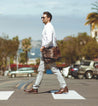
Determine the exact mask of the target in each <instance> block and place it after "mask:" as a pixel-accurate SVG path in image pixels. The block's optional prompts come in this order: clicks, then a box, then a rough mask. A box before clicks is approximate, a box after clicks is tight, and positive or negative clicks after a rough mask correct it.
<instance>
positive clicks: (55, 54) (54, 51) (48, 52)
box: [42, 46, 61, 63]
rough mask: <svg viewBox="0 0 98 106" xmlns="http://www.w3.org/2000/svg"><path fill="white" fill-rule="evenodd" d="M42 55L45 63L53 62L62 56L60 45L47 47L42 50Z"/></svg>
mask: <svg viewBox="0 0 98 106" xmlns="http://www.w3.org/2000/svg"><path fill="white" fill-rule="evenodd" d="M42 56H43V60H44V62H45V63H53V62H55V61H58V60H59V59H60V57H61V53H60V49H59V47H58V46H56V47H51V48H45V49H44V50H43V52H42Z"/></svg>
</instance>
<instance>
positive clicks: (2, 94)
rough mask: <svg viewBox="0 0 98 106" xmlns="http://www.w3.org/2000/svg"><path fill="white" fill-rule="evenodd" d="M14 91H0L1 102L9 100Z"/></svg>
mask: <svg viewBox="0 0 98 106" xmlns="http://www.w3.org/2000/svg"><path fill="white" fill-rule="evenodd" d="M13 93H14V91H0V100H8V99H9V98H10V96H11V95H12V94H13Z"/></svg>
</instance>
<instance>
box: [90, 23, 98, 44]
mask: <svg viewBox="0 0 98 106" xmlns="http://www.w3.org/2000/svg"><path fill="white" fill-rule="evenodd" d="M91 26H92V27H93V26H94V28H91V36H92V38H95V39H96V41H97V42H98V22H97V23H92V24H91Z"/></svg>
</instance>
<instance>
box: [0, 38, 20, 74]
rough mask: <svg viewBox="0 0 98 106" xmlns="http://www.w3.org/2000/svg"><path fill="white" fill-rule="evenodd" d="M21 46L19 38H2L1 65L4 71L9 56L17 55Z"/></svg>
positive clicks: (0, 43) (0, 45) (0, 41)
mask: <svg viewBox="0 0 98 106" xmlns="http://www.w3.org/2000/svg"><path fill="white" fill-rule="evenodd" d="M18 46H19V40H18V37H17V40H14V39H12V40H11V39H9V38H8V37H7V38H6V37H4V38H0V59H1V61H0V62H1V67H2V69H3V70H2V71H3V73H4V71H5V68H6V66H7V58H8V57H9V58H12V57H14V56H15V55H16V53H17V50H18Z"/></svg>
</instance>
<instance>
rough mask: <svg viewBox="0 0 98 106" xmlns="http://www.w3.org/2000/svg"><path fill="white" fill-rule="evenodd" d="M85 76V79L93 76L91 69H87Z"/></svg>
mask: <svg viewBox="0 0 98 106" xmlns="http://www.w3.org/2000/svg"><path fill="white" fill-rule="evenodd" d="M85 76H86V78H87V79H91V78H92V77H93V73H92V71H87V72H86V74H85Z"/></svg>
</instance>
